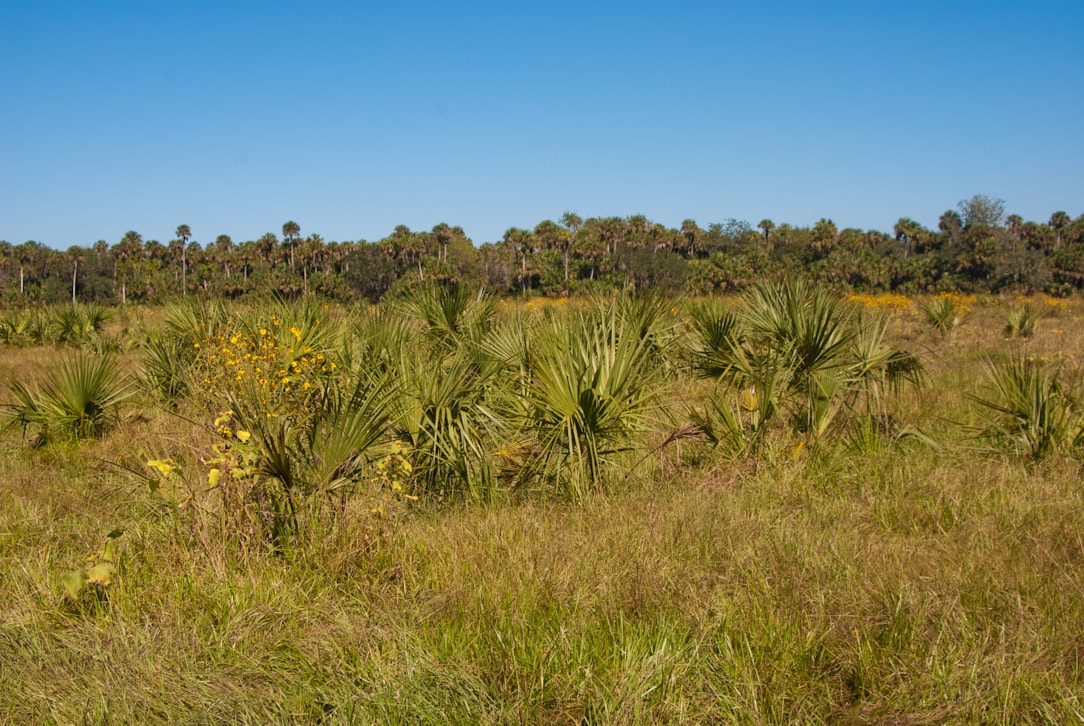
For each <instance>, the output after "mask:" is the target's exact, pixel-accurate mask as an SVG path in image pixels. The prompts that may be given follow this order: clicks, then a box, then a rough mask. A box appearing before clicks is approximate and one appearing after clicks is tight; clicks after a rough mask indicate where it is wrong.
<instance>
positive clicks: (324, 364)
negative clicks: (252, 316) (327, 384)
mask: <svg viewBox="0 0 1084 726" xmlns="http://www.w3.org/2000/svg"><path fill="white" fill-rule="evenodd" d="M199 351H200V352H199V356H200V357H199V362H200V369H201V370H202V374H203V383H204V385H206V386H207V387H208V390H207V393H209V394H210V395H211V396H212V397H213V398H214V399H215V400H222V397H224V395H225V394H245V395H246V397H249V396H252V395H253V394H255V396H256V397H257V398H258V399H259V400H258V403H259V404H261V406H260V407H261V408H263V409H264V410H265V411H266V414H267V416H268V417H271V416H274V415H275V411H276V409H279V408H281V407H283V405H284V404H286V403H287V401H289V402H290V404H291V408H292V407H293V406H296V405H298V404H301V406H302V408H304V405H303V399H304V398H305V397H306V396H307V395H308V393H309V392H310V391H313V390H315V389H316V388H317V383H318V382H319V380H320V379H321V378H322V377H326V376H328V375H331V374H332V373H333V372H334V370H335V363H334V362H332V361H329V360H328V359H327V358H326V356H325V355H324V354H323V353H322V352H319V351H315V350H313V349H312V346H310V345H308V344H306V343H305V335H304V334H303V332H302V331H301V329H300V328H298V327H296V326H290V327H287V326H285V325H284V324H283V323H282V321H281V320H280V319H279V318H278V317H276V316H272V317H271V319H270V324H268V325H261V326H259V327H257V326H252V327H251V328H250V329H248V330H244V329H241V330H234V331H230V332H227V333H223V334H221V335H218V336H215V337H214V338H210V339H207V340H205V341H203V344H202V345H200V346H199ZM298 399H302V400H300V401H299V400H298ZM253 403H256V401H253Z"/></svg>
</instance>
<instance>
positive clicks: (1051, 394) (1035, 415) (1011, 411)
mask: <svg viewBox="0 0 1084 726" xmlns="http://www.w3.org/2000/svg"><path fill="white" fill-rule="evenodd" d="M985 369H986V377H987V379H988V381H987V386H988V391H987V392H986V393H984V394H982V395H977V396H972V399H973V400H974V401H975V402H976V403H978V404H980V405H981V406H983V407H984V408H985V409H987V410H988V411H990V412H991V413H993V414H994V416H995V418H994V420H993V421H991V422H990V424H989V425H988V426H986V427H985V428H983V429H981V431H980V433H981V435H982V436H984V437H986V438H988V439H991V440H993V441H994V442H996V443H998V444H1001V445H1002V446H1004V447H1006V448H1008V449H1009V450H1011V451H1014V452H1016V453H1018V454H1021V455H1023V456H1026V457H1027V458H1029V459H1031V460H1033V461H1039V460H1041V459H1045V458H1047V457H1049V456H1051V455H1053V454H1055V453H1056V452H1058V451H1059V450H1063V449H1069V448H1074V447H1076V446H1077V445H1079V444H1080V443H1082V441H1084V422H1082V421H1081V415H1080V410H1079V406H1078V404H1077V401H1076V398H1075V397H1074V396H1073V395H1071V394H1070V393H1069V392H1068V391H1067V390H1066V388H1065V384H1064V383H1063V382H1062V381H1061V380H1060V377H1059V373H1058V371H1049V370H1045V369H1044V368H1043V367H1042V366H1040V365H1039V364H1038V363H1036V362H1035V361H1033V360H1029V359H1027V358H1024V357H1022V356H1021V355H1019V354H1013V355H1012V356H1010V357H1009V358H1008V359H1007V360H1003V361H997V360H994V359H988V360H987V361H986V364H985Z"/></svg>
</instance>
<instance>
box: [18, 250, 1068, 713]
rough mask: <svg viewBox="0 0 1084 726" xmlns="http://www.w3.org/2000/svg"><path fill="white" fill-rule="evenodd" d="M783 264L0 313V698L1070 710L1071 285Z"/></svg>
mask: <svg viewBox="0 0 1084 726" xmlns="http://www.w3.org/2000/svg"><path fill="white" fill-rule="evenodd" d="M291 232H292V234H291V236H290V237H291V239H295V238H296V237H297V233H296V231H295V230H292V229H291ZM766 234H767V233H766ZM446 242H447V243H448V244H453V243H454V240H452V238H449V240H446ZM298 244H299V245H300V243H298ZM290 251H291V258H290V265H291V266H296V265H297V264H298V260H299V259H301V257H302V250H301V249H300V248H299V249H297V250H295V249H294V246H291V248H290ZM295 252H296V254H297V259H295V258H294V257H293V255H294V254H295ZM419 269H422V270H423V271H424V265H423V266H422V267H421V268H419ZM562 269H563V266H562ZM234 274H236V270H235V271H234ZM305 279H306V280H309V278H308V272H307V271H306V278H305ZM804 279H805V278H797V277H780V278H778V279H772V280H768V279H767V278H765V279H764V280H762V281H760V282H750V283H749V284H748V285H746V286H744V290H743V291H742V292H740V293H738V294H732V295H728V296H725V297H719V296H715V297H694V298H683V297H679V296H676V295H674V294H668V293H664V292H661V291H658V290H656V291H654V292H650V293H647V294H643V293H641V294H636V293H633V292H620V293H613V294H610V293H606V294H603V293H601V292H590V291H588V292H587V293H585V294H583V295H580V296H576V297H572V298H568V297H554V298H541V297H535V298H530V299H526V300H525V299H523V298H499V297H496V296H494V295H493V294H491V293H489V292H486V291H485V290H484V289H475V288H471V287H468V286H466V285H465V284H460V283H457V282H455V281H450V280H433V279H430V280H427V281H425V282H424V283H422V282H421V281H420V280H419V284H416V285H411V286H410V287H409V289H406V290H403V291H401V292H400V294H397V295H394V296H389V297H388V298H386V299H385V300H383V301H382V302H381V303H380V304H379V305H375V306H374V305H369V304H364V305H359V306H355V307H349V306H344V305H341V304H338V303H335V302H320V301H317V298H315V297H311V296H303V297H301V298H300V299H298V300H294V301H287V300H284V299H283V298H282V297H281V296H280V297H279V298H277V299H274V300H271V299H268V300H256V299H251V298H248V299H245V300H243V301H233V302H224V301H222V300H221V299H220V298H218V297H216V296H207V297H203V296H201V297H197V296H196V295H189V296H187V298H186V299H183V300H179V301H175V302H172V303H170V304H167V305H163V306H155V307H142V306H136V305H131V304H129V305H126V306H123V307H121V308H119V309H116V310H115V309H108V308H101V309H99V308H91V307H80V306H79V305H76V306H74V307H71V310H70V313H71V314H70V315H68V316H67V317H68V318H71V322H70V323H62V322H59V321H60V320H61V318H62V317H64V316H63V315H61V313H60V312H59V308H57V309H56V310H52V311H48V310H47V311H44V312H39V313H34V314H31V313H28V312H18V311H16V312H11V313H8V314H7V317H6V318H5V322H4V325H3V326H2V329H3V330H4V331H5V333H4V334H5V336H6V337H5V338H4V339H3V342H2V343H0V376H2V378H3V380H4V381H6V382H7V385H5V386H4V387H3V389H2V390H0V404H2V405H3V417H4V422H5V424H6V428H5V429H4V430H3V433H2V434H0V436H2V438H3V446H2V447H0V594H2V597H0V684H2V685H3V688H0V721H3V722H10V723H48V722H56V723H73V722H75V723H80V722H85V723H113V722H117V723H125V722H140V723H145V722H163V721H165V722H196V723H220V722H221V723H245V722H251V723H269V722H270V723H278V722H297V723H365V722H380V723H385V722H392V723H434V724H437V723H439V724H444V723H509V722H514V723H592V724H610V723H629V724H632V723H644V724H646V723H702V722H710V723H719V722H723V723H726V722H742V723H746V722H748V723H900V724H902V723H916V724H917V723H969V722H998V723H1067V722H1075V721H1079V720H1081V719H1082V718H1084V703H1082V702H1081V700H1080V695H1079V694H1081V693H1084V641H1082V639H1081V638H1082V636H1081V633H1084V597H1082V596H1081V593H1082V592H1084V539H1082V534H1081V528H1080V521H1081V513H1082V512H1084V487H1082V486H1081V475H1080V467H1081V455H1082V454H1084V409H1082V407H1081V406H1082V402H1081V400H1080V393H1081V391H1080V382H1081V375H1082V371H1081V361H1082V360H1084V334H1082V333H1081V320H1082V317H1084V308H1082V307H1081V303H1080V301H1079V300H1078V299H1069V300H1061V299H1054V298H1050V297H1046V296H1044V295H1034V296H1028V297H1026V298H1025V297H1018V296H1011V295H1001V296H995V295H983V294H975V295H972V294H964V293H959V292H956V293H952V294H943V295H940V296H938V297H921V298H913V297H909V296H906V295H903V294H901V293H899V292H896V293H885V294H874V293H857V294H852V295H849V296H840V295H838V294H837V293H835V292H831V291H829V290H828V289H827V288H825V287H823V286H821V285H818V284H815V283H809V282H805V281H803V280H804ZM20 316H22V317H20ZM24 320H25V321H26V322H25V324H24V322H21V321H24ZM49 321H53V322H49Z"/></svg>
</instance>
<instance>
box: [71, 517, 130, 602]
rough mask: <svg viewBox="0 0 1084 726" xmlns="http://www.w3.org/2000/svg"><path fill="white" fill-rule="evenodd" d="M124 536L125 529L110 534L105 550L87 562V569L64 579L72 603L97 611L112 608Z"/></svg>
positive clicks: (80, 569) (93, 555)
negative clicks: (111, 596)
mask: <svg viewBox="0 0 1084 726" xmlns="http://www.w3.org/2000/svg"><path fill="white" fill-rule="evenodd" d="M123 534H124V530H122V529H114V530H112V531H110V532H109V534H107V535H106V540H105V544H103V545H102V547H101V549H99V550H98V551H97V552H95V553H94V554H92V555H90V556H89V557H87V558H86V564H85V566H83V567H81V568H79V569H77V570H69V571H67V572H64V573H62V574H61V575H60V584H61V587H62V588H63V590H64V595H65V596H66V597H67V599H68V602H69V603H71V604H72V605H74V606H76V607H80V608H91V609H94V610H100V609H101V608H103V607H104V606H105V605H107V604H108V602H109V589H110V587H111V586H112V585H113V578H114V576H115V574H116V571H117V564H118V560H119V557H118V552H117V538H119V537H120V536H121V535H123Z"/></svg>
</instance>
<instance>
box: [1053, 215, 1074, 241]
mask: <svg viewBox="0 0 1084 726" xmlns="http://www.w3.org/2000/svg"><path fill="white" fill-rule="evenodd" d="M1072 221H1073V220H1072V219H1070V218H1069V215H1068V214H1066V213H1065V212H1054V213H1053V214H1051V215H1050V227H1051V229H1053V230H1054V235H1055V237H1054V247H1055V248H1057V247H1061V230H1062V229H1064V228H1065V227H1068V226H1069V223H1070V222H1072Z"/></svg>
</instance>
